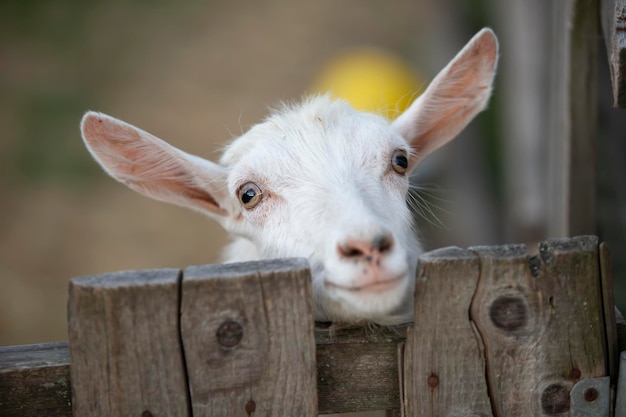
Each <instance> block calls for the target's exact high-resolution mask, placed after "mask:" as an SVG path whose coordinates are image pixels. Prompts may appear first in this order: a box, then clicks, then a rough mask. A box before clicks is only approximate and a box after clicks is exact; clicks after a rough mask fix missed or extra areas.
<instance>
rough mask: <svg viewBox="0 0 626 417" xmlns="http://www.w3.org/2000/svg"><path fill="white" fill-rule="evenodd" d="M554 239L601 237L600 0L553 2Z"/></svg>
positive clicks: (550, 195) (550, 188)
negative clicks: (598, 215)
mask: <svg viewBox="0 0 626 417" xmlns="http://www.w3.org/2000/svg"><path fill="white" fill-rule="evenodd" d="M552 5H553V25H552V32H553V34H554V38H553V40H552V48H551V49H552V51H551V55H552V58H553V61H552V74H551V80H550V86H551V89H552V91H551V92H550V97H551V98H552V102H551V103H550V107H551V110H550V111H551V115H550V118H549V121H550V132H549V135H548V137H547V138H546V140H549V144H548V156H547V163H548V172H547V178H548V180H547V190H546V191H547V194H546V197H545V198H546V201H547V202H548V204H547V207H548V230H547V235H548V236H555V237H565V236H575V235H581V234H589V233H594V232H595V200H596V198H595V197H596V165H597V162H596V159H597V157H596V154H597V151H596V140H597V132H598V110H597V108H598V106H597V103H598V99H597V86H596V84H597V82H596V79H597V49H598V47H597V43H598V42H597V38H598V33H599V28H598V20H599V17H598V15H599V10H598V9H599V3H598V0H560V1H554V2H552Z"/></svg>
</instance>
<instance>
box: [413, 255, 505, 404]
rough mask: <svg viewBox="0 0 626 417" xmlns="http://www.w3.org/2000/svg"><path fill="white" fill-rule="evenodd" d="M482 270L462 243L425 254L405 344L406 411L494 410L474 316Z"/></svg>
mask: <svg viewBox="0 0 626 417" xmlns="http://www.w3.org/2000/svg"><path fill="white" fill-rule="evenodd" d="M479 273H480V266H479V262H478V258H477V257H476V256H475V255H474V254H472V253H471V252H468V251H465V250H462V249H459V248H444V249H440V250H437V251H434V252H429V253H427V254H424V255H422V256H421V257H420V260H419V268H418V274H417V282H416V289H415V324H414V327H413V328H412V329H410V331H409V332H408V334H407V341H406V345H405V348H404V393H403V398H404V402H405V404H404V406H405V415H406V416H456V415H458V416H461V415H464V416H465V415H480V416H491V415H492V412H491V405H490V402H489V396H488V393H487V384H486V380H485V360H484V354H483V348H482V345H481V343H482V342H481V340H480V339H479V338H478V337H477V336H476V334H475V331H474V329H473V326H472V323H471V322H470V320H469V310H470V306H471V304H472V298H473V296H474V291H475V290H476V286H477V285H478V278H479ZM502 415H504V414H502Z"/></svg>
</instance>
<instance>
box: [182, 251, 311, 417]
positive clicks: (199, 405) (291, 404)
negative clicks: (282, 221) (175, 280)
mask: <svg viewBox="0 0 626 417" xmlns="http://www.w3.org/2000/svg"><path fill="white" fill-rule="evenodd" d="M313 323H314V322H313V307H312V292H311V277H310V272H309V269H308V262H306V260H302V259H300V260H297V259H296V260H294V259H291V260H273V261H260V262H253V263H245V264H226V265H209V266H203V267H190V268H188V269H187V270H186V271H185V273H184V278H183V283H182V303H181V334H182V341H183V346H184V352H185V358H186V362H187V370H188V378H189V390H190V394H191V404H192V414H193V415H194V417H203V416H228V415H231V416H235V415H241V416H246V415H248V416H252V415H254V417H260V416H267V415H283V416H311V417H312V416H316V415H317V387H316V378H315V374H316V366H315V338H314V332H313Z"/></svg>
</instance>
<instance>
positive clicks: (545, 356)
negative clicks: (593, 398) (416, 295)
mask: <svg viewBox="0 0 626 417" xmlns="http://www.w3.org/2000/svg"><path fill="white" fill-rule="evenodd" d="M470 249H472V250H474V251H475V252H476V253H477V254H478V256H479V257H480V260H481V276H480V282H479V285H478V289H477V292H476V294H475V296H474V300H473V302H472V309H471V318H472V320H474V322H475V323H476V326H477V328H478V331H479V333H480V335H481V338H482V340H483V343H484V345H485V354H486V362H487V384H488V386H489V393H490V398H491V400H492V406H493V409H494V414H496V415H498V416H537V415H556V414H560V413H565V412H568V411H569V407H570V391H571V389H572V387H573V386H574V384H575V383H576V382H578V381H579V380H582V379H587V378H598V377H603V376H606V375H607V363H606V352H605V340H606V339H605V330H604V320H603V311H604V309H603V305H602V294H601V288H600V277H599V273H600V272H599V271H600V267H599V264H598V262H599V256H598V240H597V238H596V237H593V236H583V237H577V238H573V239H562V240H556V239H554V240H548V241H546V242H544V243H542V244H541V246H540V255H539V256H538V257H534V258H529V256H528V255H527V253H526V249H525V248H524V246H522V245H510V246H503V247H476V248H470ZM603 395H608V393H603Z"/></svg>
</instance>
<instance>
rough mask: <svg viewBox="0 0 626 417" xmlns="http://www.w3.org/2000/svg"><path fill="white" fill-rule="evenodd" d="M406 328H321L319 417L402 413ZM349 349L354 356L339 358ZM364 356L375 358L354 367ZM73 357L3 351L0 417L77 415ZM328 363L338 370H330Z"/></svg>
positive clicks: (30, 349)
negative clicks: (401, 355)
mask: <svg viewBox="0 0 626 417" xmlns="http://www.w3.org/2000/svg"><path fill="white" fill-rule="evenodd" d="M405 330H406V329H405V328H404V327H403V326H399V327H397V328H390V329H384V328H376V329H370V328H362V327H356V328H350V329H343V330H338V331H335V332H330V331H329V329H327V328H326V329H325V328H321V327H320V328H319V329H316V330H315V339H316V344H317V352H318V363H317V368H318V369H317V375H318V398H319V413H320V414H324V413H331V412H346V411H367V410H384V409H397V408H398V407H399V406H400V403H399V400H398V398H399V393H398V391H399V385H398V370H397V369H394V367H396V363H395V360H396V358H397V357H398V354H397V353H396V352H394V351H393V350H394V349H395V348H396V346H397V344H398V343H402V342H404V340H405ZM370 343H374V344H375V345H376V350H377V354H376V355H374V354H372V352H371V351H370ZM344 346H346V347H347V349H349V350H350V351H351V352H352V355H340V356H334V352H337V351H339V352H341V351H342V349H343V347H344ZM361 355H364V356H368V357H370V358H371V360H369V361H366V362H365V366H353V364H354V362H355V358H359V357H361ZM377 355H378V356H377ZM69 358H70V354H69V346H68V344H67V342H60V343H44V344H40V345H27V346H9V347H0V416H2V417H21V416H33V417H34V416H42V415H43V416H47V417H70V416H72V406H71V403H70V401H71V393H70V388H69V387H70V361H69ZM329 360H332V361H333V365H334V366H327V365H328V364H329ZM361 363H362V362H361ZM392 364H393V365H392ZM372 381H374V382H372ZM370 383H372V384H373V386H374V387H375V390H374V389H373V388H372V386H370ZM359 387H362V389H359ZM339 410H341V411H339Z"/></svg>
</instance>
